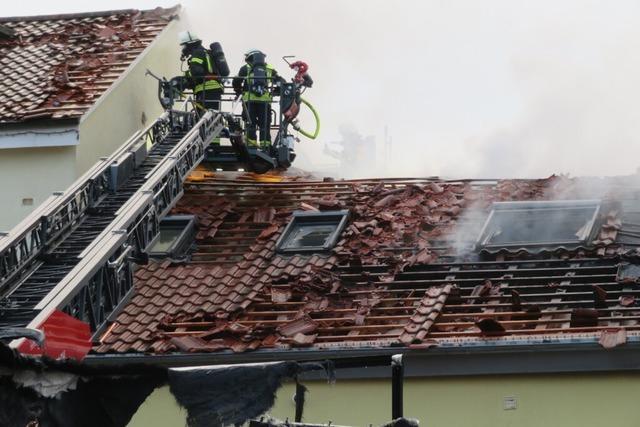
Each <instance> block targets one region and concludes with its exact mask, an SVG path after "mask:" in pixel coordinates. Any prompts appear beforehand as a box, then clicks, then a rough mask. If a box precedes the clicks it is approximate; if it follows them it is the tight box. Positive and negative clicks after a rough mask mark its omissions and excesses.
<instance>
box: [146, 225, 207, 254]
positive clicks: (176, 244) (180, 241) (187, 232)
mask: <svg viewBox="0 0 640 427" xmlns="http://www.w3.org/2000/svg"><path fill="white" fill-rule="evenodd" d="M178 226H181V228H182V231H180V233H179V234H178V235H177V236H176V238H175V239H174V240H173V242H172V243H171V244H170V245H169V247H168V248H167V249H166V250H154V247H155V246H156V244H157V243H158V241H159V240H160V233H162V230H163V227H164V228H165V229H166V228H177V227H178ZM160 233H158V235H157V236H156V237H155V238H154V239H153V240H152V241H151V242H150V243H149V245H148V246H147V252H148V253H149V256H150V257H152V258H167V257H168V258H179V257H181V256H183V255H185V253H186V251H187V250H188V249H189V247H190V246H191V244H192V243H193V241H194V238H195V234H196V217H195V215H170V216H166V217H164V218H163V219H162V221H160Z"/></svg>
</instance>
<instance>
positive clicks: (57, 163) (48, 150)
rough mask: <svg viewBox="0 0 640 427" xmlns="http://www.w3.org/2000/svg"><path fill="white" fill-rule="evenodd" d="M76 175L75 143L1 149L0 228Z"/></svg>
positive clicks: (24, 213) (34, 206) (67, 184)
mask: <svg viewBox="0 0 640 427" xmlns="http://www.w3.org/2000/svg"><path fill="white" fill-rule="evenodd" d="M72 138H73V139H75V138H76V137H75V135H73V136H72ZM0 141H1V139H0ZM75 178H76V174H75V147H74V146H70V147H45V148H11V149H3V150H0V207H1V208H0V231H8V230H10V229H11V228H12V227H13V226H14V225H16V224H17V223H18V222H19V221H20V220H22V218H24V217H25V216H27V215H28V214H29V213H30V212H31V211H32V210H33V209H35V208H36V207H37V206H38V205H39V204H40V203H42V202H43V201H44V200H45V199H46V198H47V197H49V196H50V195H51V193H53V192H54V191H61V190H64V189H65V188H67V187H68V186H69V185H70V184H71V183H72V182H73V181H74V180H75Z"/></svg>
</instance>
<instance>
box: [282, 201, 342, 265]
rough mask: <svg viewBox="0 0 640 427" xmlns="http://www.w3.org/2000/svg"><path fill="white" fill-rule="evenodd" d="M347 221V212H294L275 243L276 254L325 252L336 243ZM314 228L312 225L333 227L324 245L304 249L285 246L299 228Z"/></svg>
mask: <svg viewBox="0 0 640 427" xmlns="http://www.w3.org/2000/svg"><path fill="white" fill-rule="evenodd" d="M348 220H349V211H348V210H346V209H344V210H339V211H323V212H309V211H295V212H293V216H292V218H291V220H290V221H289V223H288V224H287V226H286V227H285V229H284V231H283V232H282V235H281V236H280V238H279V239H278V241H277V242H276V252H278V253H282V254H296V253H322V252H327V251H329V250H331V249H333V247H334V246H335V245H336V243H338V239H339V237H340V235H341V234H342V231H343V230H344V228H345V227H346V225H347V221H348ZM304 225H307V226H314V225H332V226H333V227H334V230H333V232H332V233H331V235H330V236H329V237H328V238H327V239H326V241H325V244H324V245H322V246H304V247H288V246H285V245H286V243H287V240H288V238H289V236H290V235H291V233H293V232H294V230H296V229H297V228H298V227H300V226H304Z"/></svg>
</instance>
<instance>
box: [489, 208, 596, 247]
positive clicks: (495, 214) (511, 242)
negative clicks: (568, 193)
mask: <svg viewBox="0 0 640 427" xmlns="http://www.w3.org/2000/svg"><path fill="white" fill-rule="evenodd" d="M599 211H600V201H599V200H562V201H540V202H497V203H494V204H493V206H492V209H491V212H490V214H489V216H488V218H487V220H486V222H485V224H484V227H483V228H482V231H481V233H480V236H479V237H478V241H477V246H478V248H479V249H500V248H514V247H518V248H520V247H540V246H558V245H580V244H585V243H587V242H588V240H589V239H590V237H591V233H592V231H593V228H594V224H595V222H596V219H597V216H598V213H599Z"/></svg>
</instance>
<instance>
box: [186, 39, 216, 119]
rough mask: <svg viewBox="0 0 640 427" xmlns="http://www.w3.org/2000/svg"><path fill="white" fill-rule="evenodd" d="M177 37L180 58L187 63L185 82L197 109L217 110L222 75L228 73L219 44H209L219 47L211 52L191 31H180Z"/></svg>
mask: <svg viewBox="0 0 640 427" xmlns="http://www.w3.org/2000/svg"><path fill="white" fill-rule="evenodd" d="M178 38H179V40H180V46H182V55H181V56H180V60H181V61H184V60H186V61H187V65H188V69H187V70H186V71H185V80H186V82H187V83H186V84H187V86H189V87H190V88H191V89H193V94H194V97H195V101H196V106H197V108H198V110H199V111H203V110H204V109H215V110H219V109H220V99H221V97H222V92H223V84H222V77H226V76H228V75H229V67H228V66H227V65H226V60H225V58H224V53H223V52H222V48H221V47H220V44H219V43H213V44H212V45H211V48H215V47H216V46H217V47H219V52H213V51H212V50H209V49H205V48H204V46H202V40H201V39H200V38H198V36H196V35H195V34H194V33H193V32H191V31H182V32H181V33H180V34H179V35H178ZM225 68H226V70H225ZM225 71H226V73H225Z"/></svg>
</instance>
